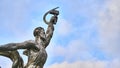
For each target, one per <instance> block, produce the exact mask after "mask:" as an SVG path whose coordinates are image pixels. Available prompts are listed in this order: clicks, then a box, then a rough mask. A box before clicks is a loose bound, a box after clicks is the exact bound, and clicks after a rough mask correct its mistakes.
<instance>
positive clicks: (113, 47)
mask: <svg viewBox="0 0 120 68" xmlns="http://www.w3.org/2000/svg"><path fill="white" fill-rule="evenodd" d="M119 2H120V0H110V1H107V2H106V4H105V6H104V8H103V9H102V10H101V11H100V15H99V21H100V22H99V24H98V26H99V33H100V38H101V39H100V41H101V44H100V47H101V49H102V50H104V51H105V52H106V53H107V54H109V55H112V56H118V57H119V56H120V55H119V51H120V9H119V8H120V4H119Z"/></svg>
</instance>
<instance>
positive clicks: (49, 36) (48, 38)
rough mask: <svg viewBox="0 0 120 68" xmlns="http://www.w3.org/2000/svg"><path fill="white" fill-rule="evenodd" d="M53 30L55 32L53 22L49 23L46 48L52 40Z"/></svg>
mask: <svg viewBox="0 0 120 68" xmlns="http://www.w3.org/2000/svg"><path fill="white" fill-rule="evenodd" d="M53 32H54V25H53V23H49V25H48V28H47V31H46V43H45V48H46V47H47V46H48V45H49V43H50V40H51V38H52V36H53Z"/></svg>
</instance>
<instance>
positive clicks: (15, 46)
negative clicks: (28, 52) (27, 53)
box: [0, 40, 37, 51]
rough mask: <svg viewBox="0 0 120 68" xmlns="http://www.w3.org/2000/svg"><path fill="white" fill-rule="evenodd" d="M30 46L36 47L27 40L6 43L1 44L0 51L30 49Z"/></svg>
mask: <svg viewBox="0 0 120 68" xmlns="http://www.w3.org/2000/svg"><path fill="white" fill-rule="evenodd" d="M30 48H36V49H37V47H35V43H34V42H31V41H30V40H29V41H25V42H22V43H8V44H5V45H1V46H0V51H13V50H17V49H30Z"/></svg>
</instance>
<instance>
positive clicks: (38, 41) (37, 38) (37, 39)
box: [35, 36, 41, 45]
mask: <svg viewBox="0 0 120 68" xmlns="http://www.w3.org/2000/svg"><path fill="white" fill-rule="evenodd" d="M35 43H36V44H37V45H39V44H40V43H41V39H40V37H39V36H37V37H35Z"/></svg>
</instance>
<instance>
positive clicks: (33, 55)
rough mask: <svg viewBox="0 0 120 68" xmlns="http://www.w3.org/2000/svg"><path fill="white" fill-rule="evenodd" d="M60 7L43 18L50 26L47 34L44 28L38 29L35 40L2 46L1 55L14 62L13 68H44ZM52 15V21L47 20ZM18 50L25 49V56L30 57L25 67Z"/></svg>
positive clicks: (35, 31)
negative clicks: (47, 49)
mask: <svg viewBox="0 0 120 68" xmlns="http://www.w3.org/2000/svg"><path fill="white" fill-rule="evenodd" d="M57 8H58V7H56V8H54V9H51V10H49V11H48V12H46V13H45V15H44V16H43V20H44V22H45V23H46V24H47V25H48V28H47V30H46V32H45V30H44V28H43V27H37V28H35V30H34V31H33V35H34V37H35V40H27V41H24V42H20V43H8V44H4V45H0V55H1V56H5V57H8V58H10V59H11V60H12V62H13V64H12V68H43V66H44V64H45V62H46V59H47V52H46V50H45V49H46V47H47V46H48V45H49V43H50V40H51V38H52V36H53V32H54V25H55V24H56V23H57V20H58V17H57V16H58V15H59V11H58V10H56V9H57ZM48 14H51V15H52V17H51V18H50V21H47V20H46V16H47V15H48ZM18 49H24V52H23V54H24V55H26V56H27V57H28V62H27V64H26V65H24V62H23V59H22V58H21V56H20V55H19V52H18V51H17V50H18Z"/></svg>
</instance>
